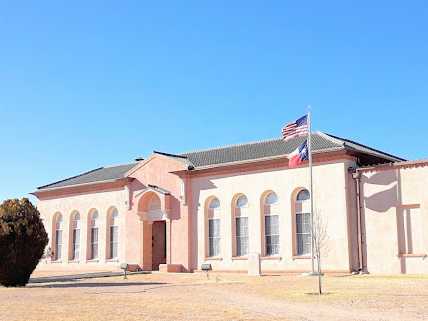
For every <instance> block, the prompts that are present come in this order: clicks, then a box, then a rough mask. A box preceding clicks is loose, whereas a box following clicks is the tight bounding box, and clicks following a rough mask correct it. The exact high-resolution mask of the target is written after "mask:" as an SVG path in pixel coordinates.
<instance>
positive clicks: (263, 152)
mask: <svg viewBox="0 0 428 321" xmlns="http://www.w3.org/2000/svg"><path fill="white" fill-rule="evenodd" d="M311 137H312V151H313V152H314V153H321V152H328V151H336V150H349V151H353V152H356V153H358V154H359V155H362V157H361V161H362V165H369V164H375V163H385V162H397V161H403V160H404V159H402V158H399V157H396V156H393V155H391V154H387V153H384V152H381V151H379V150H376V149H373V148H370V147H368V146H365V145H362V144H359V143H356V142H354V141H351V140H348V139H344V138H340V137H337V136H333V135H329V134H325V133H321V132H317V133H313V134H312V136H311ZM305 139H306V138H305V137H296V138H293V139H290V140H288V141H284V140H282V139H280V138H278V139H271V140H265V141H259V142H253V143H246V144H239V145H232V146H225V147H219V148H213V149H207V150H200V151H194V152H189V153H183V154H179V155H175V154H170V153H162V152H157V151H155V152H154V153H158V154H161V155H164V156H167V157H172V158H175V159H177V160H180V161H182V162H183V163H184V164H186V165H187V166H188V168H189V169H198V168H203V167H206V166H216V165H222V164H228V163H234V162H243V161H249V160H257V159H264V158H270V157H278V156H282V155H285V154H289V153H290V152H292V151H293V150H295V149H296V148H297V146H299V145H300V144H301V143H303V141H304V140H305ZM136 164H137V163H130V164H125V165H118V166H109V167H100V168H97V169H94V170H92V171H89V172H86V173H83V174H80V175H77V176H74V177H70V178H67V179H64V180H62V181H59V182H55V183H52V184H49V185H45V186H41V187H38V189H39V190H43V189H51V188H61V187H65V186H71V185H80V184H86V183H95V182H101V181H108V180H115V179H120V178H123V177H124V175H125V174H126V173H127V172H128V171H129V170H130V169H131V168H133V167H134V166H135V165H136Z"/></svg>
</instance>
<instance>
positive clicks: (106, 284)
mask: <svg viewBox="0 0 428 321" xmlns="http://www.w3.org/2000/svg"><path fill="white" fill-rule="evenodd" d="M39 284H40V283H39ZM165 284H169V283H165V282H120V283H119V282H118V283H113V282H112V283H109V282H79V283H50V284H43V285H36V284H31V285H27V286H26V288H37V289H43V288H46V289H55V288H102V287H126V286H142V285H165Z"/></svg>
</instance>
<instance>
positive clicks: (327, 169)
mask: <svg viewBox="0 0 428 321" xmlns="http://www.w3.org/2000/svg"><path fill="white" fill-rule="evenodd" d="M303 140H304V138H303V137H298V138H294V139H291V140H289V141H287V142H284V141H283V140H282V139H273V140H266V141H259V142H254V143H248V144H240V145H234V146H227V147H221V148H214V149H208V150H202V151H195V152H190V153H184V154H179V155H173V154H169V153H164V152H156V151H155V152H153V154H152V155H150V156H149V157H148V158H146V159H138V160H136V161H135V162H133V163H130V164H125V165H119V166H108V167H102V168H97V169H94V170H92V171H89V172H86V173H83V174H80V175H77V176H74V177H71V178H67V179H64V180H62V181H59V182H55V183H52V184H49V185H45V186H42V187H39V188H38V189H37V190H36V191H35V192H34V193H33V194H34V195H36V196H37V198H38V199H39V202H38V208H39V210H40V212H41V213H42V217H43V219H44V223H45V226H46V230H47V231H48V233H49V238H50V244H49V246H50V247H51V249H52V251H53V256H52V258H51V260H49V261H48V262H47V263H42V264H58V265H60V266H64V265H66V266H69V267H73V268H76V269H86V268H88V267H94V266H95V267H103V266H109V265H110V266H111V265H115V266H117V265H118V264H119V263H122V262H126V263H128V264H131V265H134V266H139V267H140V268H142V269H144V270H157V269H160V270H163V271H182V272H191V271H194V270H198V269H200V267H201V264H202V263H210V264H211V265H212V268H213V269H214V270H222V271H224V270H227V271H247V269H248V256H249V254H250V253H259V254H260V256H261V268H262V271H265V272H266V271H308V270H309V269H310V266H311V258H310V255H309V254H310V214H309V213H310V211H309V197H310V195H309V192H308V183H309V177H308V170H307V166H306V165H304V166H302V167H299V168H294V169H290V168H288V160H287V158H286V157H285V155H286V154H288V153H289V152H291V151H292V150H294V149H295V148H296V147H297V146H298V145H299V144H301V143H302V141H303ZM312 144H313V151H314V193H313V194H314V202H315V207H316V209H317V211H318V213H320V215H322V217H323V222H326V223H325V224H326V229H327V235H328V238H327V246H326V250H325V251H323V268H324V270H328V271H346V272H350V271H359V270H362V271H369V272H373V273H428V259H427V258H426V257H427V253H428V233H426V232H427V231H428V195H427V193H426V192H425V186H424V184H426V182H428V166H427V165H428V162H423V161H421V162H406V161H404V160H403V159H401V158H399V157H396V156H393V155H390V154H387V153H384V152H381V151H378V150H375V149H373V148H370V147H367V146H364V145H361V144H358V143H355V142H353V141H350V140H347V139H343V138H339V137H335V136H332V135H328V134H324V133H321V132H317V133H314V134H313V136H312Z"/></svg>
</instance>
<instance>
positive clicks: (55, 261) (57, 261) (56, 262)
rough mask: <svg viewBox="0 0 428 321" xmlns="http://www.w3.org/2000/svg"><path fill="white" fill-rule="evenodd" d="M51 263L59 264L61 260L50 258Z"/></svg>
mask: <svg viewBox="0 0 428 321" xmlns="http://www.w3.org/2000/svg"><path fill="white" fill-rule="evenodd" d="M51 263H54V264H59V263H62V261H61V260H52V261H51Z"/></svg>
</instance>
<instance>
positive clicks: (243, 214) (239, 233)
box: [232, 195, 248, 256]
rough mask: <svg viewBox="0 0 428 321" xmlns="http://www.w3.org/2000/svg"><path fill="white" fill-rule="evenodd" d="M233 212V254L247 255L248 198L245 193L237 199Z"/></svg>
mask: <svg viewBox="0 0 428 321" xmlns="http://www.w3.org/2000/svg"><path fill="white" fill-rule="evenodd" d="M232 213H233V216H232V228H233V232H234V246H233V256H246V255H248V199H247V197H246V196H245V195H240V196H239V197H238V198H237V199H236V200H235V202H234V204H233V208H232Z"/></svg>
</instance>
